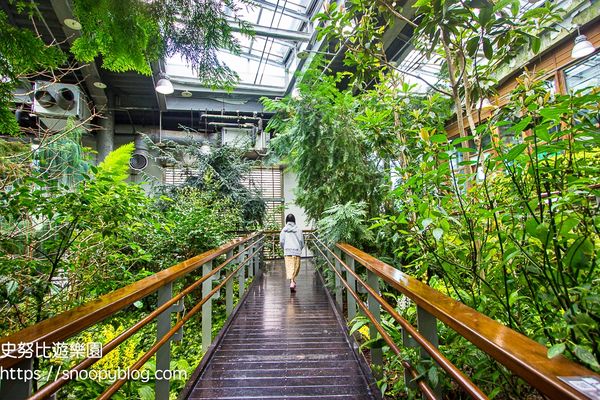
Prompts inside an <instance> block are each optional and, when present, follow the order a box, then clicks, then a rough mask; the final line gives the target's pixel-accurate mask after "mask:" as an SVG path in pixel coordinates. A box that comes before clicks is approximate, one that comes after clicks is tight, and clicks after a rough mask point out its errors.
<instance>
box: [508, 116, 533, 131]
mask: <svg viewBox="0 0 600 400" xmlns="http://www.w3.org/2000/svg"><path fill="white" fill-rule="evenodd" d="M529 123H531V117H525V118H523V119H522V120H520V121H519V122H517V123H516V124H514V125H513V126H511V127H510V129H509V131H510V132H514V133H521V132H523V130H524V129H525V128H527V126H528V125H529Z"/></svg>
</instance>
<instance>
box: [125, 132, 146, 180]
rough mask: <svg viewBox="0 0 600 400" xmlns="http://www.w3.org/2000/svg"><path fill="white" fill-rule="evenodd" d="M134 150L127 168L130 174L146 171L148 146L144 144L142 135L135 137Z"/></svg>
mask: <svg viewBox="0 0 600 400" xmlns="http://www.w3.org/2000/svg"><path fill="white" fill-rule="evenodd" d="M134 143H135V150H134V151H133V154H132V156H131V158H130V159H129V167H130V168H131V170H132V172H131V173H132V174H137V173H139V172H140V171H142V170H144V169H146V167H147V166H148V163H149V161H148V160H149V157H148V155H149V153H148V145H146V143H145V142H144V138H143V136H142V135H139V134H138V135H136V136H135V141H134Z"/></svg>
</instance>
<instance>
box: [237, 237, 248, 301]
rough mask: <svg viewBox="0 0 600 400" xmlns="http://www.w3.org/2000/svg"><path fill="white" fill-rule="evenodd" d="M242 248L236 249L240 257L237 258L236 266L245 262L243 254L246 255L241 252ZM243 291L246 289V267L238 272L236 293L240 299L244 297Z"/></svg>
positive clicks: (240, 246)
mask: <svg viewBox="0 0 600 400" xmlns="http://www.w3.org/2000/svg"><path fill="white" fill-rule="evenodd" d="M243 248H244V246H243V245H239V247H238V253H240V255H239V256H238V261H237V262H238V265H239V264H241V263H243V262H244V260H245V257H244V254H246V253H245V252H242V249H243ZM245 289H246V266H243V267H242V268H240V270H239V271H238V293H239V298H240V299H241V298H242V296H243V295H244V290H245Z"/></svg>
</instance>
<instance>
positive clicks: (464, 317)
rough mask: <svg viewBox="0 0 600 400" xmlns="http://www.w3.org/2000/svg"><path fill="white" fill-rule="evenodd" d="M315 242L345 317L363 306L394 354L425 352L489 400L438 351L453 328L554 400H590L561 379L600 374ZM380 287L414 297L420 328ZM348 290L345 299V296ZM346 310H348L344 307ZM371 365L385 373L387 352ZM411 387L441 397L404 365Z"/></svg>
mask: <svg viewBox="0 0 600 400" xmlns="http://www.w3.org/2000/svg"><path fill="white" fill-rule="evenodd" d="M310 238H311V240H310V242H311V243H313V245H314V247H315V250H316V251H315V254H316V255H317V256H320V257H322V258H323V259H324V260H325V263H326V265H327V266H329V267H330V268H331V269H332V270H333V272H334V274H335V287H334V289H333V293H332V296H333V297H334V299H335V302H336V303H337V305H338V308H339V310H340V311H343V310H344V309H346V310H347V318H348V320H352V319H353V318H354V317H355V316H356V314H357V306H358V308H360V309H361V310H362V312H363V314H364V315H365V316H366V317H367V318H368V319H369V320H370V336H371V337H375V336H376V335H377V334H379V335H381V337H382V339H383V340H384V341H385V342H386V343H387V345H388V346H389V347H390V350H391V351H392V352H393V353H394V354H396V355H401V354H402V351H401V347H404V348H407V347H418V348H420V358H421V359H422V360H424V359H433V360H434V361H435V362H436V363H437V365H438V366H439V367H441V368H442V369H443V370H444V371H445V372H446V373H447V374H448V375H449V376H450V377H451V378H452V379H453V380H454V382H456V384H457V385H458V386H460V387H461V388H462V389H463V390H464V391H465V392H466V393H467V394H469V396H470V397H472V398H474V399H487V396H486V395H485V393H483V392H482V391H481V389H479V388H478V387H477V386H476V385H475V384H474V383H473V382H472V381H471V380H470V379H469V378H468V377H467V376H466V375H465V374H464V373H463V372H462V371H460V370H459V369H458V368H457V367H456V366H455V365H453V364H452V363H451V362H450V361H449V360H448V359H447V358H446V357H445V356H444V355H443V354H442V353H441V352H440V351H439V350H438V349H437V347H438V336H437V323H438V321H440V322H442V323H444V324H446V325H447V326H448V327H449V328H451V329H453V330H454V331H456V332H457V333H458V334H460V335H461V336H463V337H464V338H466V339H467V340H469V341H470V342H471V343H472V344H474V345H475V346H477V347H478V348H479V349H480V350H482V351H483V352H485V353H487V354H488V355H489V356H491V357H492V358H493V359H494V360H496V361H497V362H499V363H500V364H502V365H504V366H505V367H506V368H508V369H509V370H510V371H512V373H514V374H515V375H517V376H519V377H520V378H522V379H523V380H525V381H526V382H527V383H528V384H530V385H531V386H532V387H534V388H536V389H537V390H539V391H540V392H541V393H542V394H544V395H545V396H547V397H548V398H550V399H561V400H562V399H580V400H583V399H588V397H587V396H586V395H585V394H583V393H581V392H579V391H577V390H575V389H574V388H573V387H571V386H569V385H567V384H566V383H565V382H564V381H563V380H561V379H560V377H563V378H564V377H571V378H573V377H592V378H598V379H600V376H598V374H596V373H594V372H593V371H590V370H588V369H586V368H585V367H583V366H581V365H579V364H577V363H575V362H572V361H570V360H568V359H566V358H565V357H563V356H557V357H554V358H548V357H547V356H546V347H545V346H543V345H542V344H540V343H537V342H535V341H533V340H531V339H529V338H527V337H526V336H524V335H522V334H520V333H518V332H516V331H513V330H512V329H510V328H508V327H506V326H504V325H502V324H501V323H499V322H497V321H494V320H492V319H491V318H489V317H487V316H485V315H483V314H481V313H479V312H477V311H475V310H473V309H472V308H470V307H468V306H466V305H464V304H463V303H460V302H458V301H456V300H454V299H452V298H451V297H449V296H446V295H444V294H443V293H440V292H438V291H437V290H435V289H433V288H431V287H429V286H427V285H426V284H424V283H423V282H421V281H419V280H417V279H415V278H413V277H411V276H409V275H406V274H404V273H403V272H401V271H399V270H398V269H396V268H394V267H392V266H390V265H388V264H385V263H384V262H382V261H380V260H378V259H376V258H375V257H373V256H371V255H369V254H367V253H365V252H363V251H361V250H359V249H357V248H355V247H353V246H351V245H348V244H343V243H339V244H336V245H335V247H334V248H333V249H330V248H329V247H328V246H326V245H325V244H324V243H323V242H322V241H321V240H319V238H318V237H316V236H315V235H314V234H310ZM357 264H358V265H361V266H364V267H365V268H366V272H367V280H366V282H365V281H364V280H363V279H362V278H361V277H360V275H359V274H357V272H356V267H357V266H358V265H357ZM380 281H383V282H385V283H387V284H388V285H389V286H390V287H391V288H392V289H395V290H396V291H398V292H400V293H402V294H403V295H405V296H406V297H408V298H409V299H410V300H411V301H412V302H413V303H414V304H415V305H416V309H417V327H414V326H413V325H412V324H411V323H410V322H408V321H407V320H406V319H404V318H403V317H402V316H400V315H399V314H398V313H397V312H396V310H395V309H394V307H392V306H391V305H390V304H389V303H388V302H387V301H386V300H385V299H383V297H382V296H381V294H380V289H379V287H380ZM357 288H359V289H360V288H364V289H363V290H364V291H366V293H367V302H366V304H365V302H363V301H362V300H361V298H360V295H359V294H358V290H357ZM343 289H345V290H346V296H345V297H346V298H345V299H344V296H343V292H342V290H343ZM344 306H345V307H344ZM382 310H383V311H384V312H386V313H388V314H389V315H390V316H391V317H392V318H393V319H394V320H395V321H396V322H397V323H398V324H400V326H401V327H402V339H403V340H402V341H403V343H402V344H398V343H395V342H394V341H393V339H392V338H391V337H390V335H389V334H388V333H387V332H386V331H385V329H384V328H383V326H382V324H381V312H382ZM371 361H372V363H373V364H375V365H378V366H379V367H381V366H382V365H383V355H382V350H381V348H379V349H371ZM401 363H402V365H403V367H404V369H405V370H404V371H405V382H406V383H407V385H408V386H409V387H413V388H416V387H418V389H419V390H421V392H422V393H423V395H424V397H426V398H428V399H439V398H440V397H441V389H440V387H436V388H431V387H430V386H429V385H428V384H427V382H425V380H424V379H421V378H419V379H417V378H418V377H419V375H418V374H417V373H416V371H415V368H414V367H413V366H412V365H411V364H410V362H409V361H407V360H403V361H402V362H401Z"/></svg>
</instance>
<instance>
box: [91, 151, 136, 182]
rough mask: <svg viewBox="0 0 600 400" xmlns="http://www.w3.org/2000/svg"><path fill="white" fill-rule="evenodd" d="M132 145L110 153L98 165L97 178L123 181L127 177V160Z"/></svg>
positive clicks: (129, 156)
mask: <svg viewBox="0 0 600 400" xmlns="http://www.w3.org/2000/svg"><path fill="white" fill-rule="evenodd" d="M134 146H135V145H134V143H128V144H126V145H124V146H121V147H119V148H118V149H116V150H114V151H112V152H110V154H108V155H107V156H106V158H105V159H104V161H102V162H101V163H100V165H98V172H97V173H96V176H97V177H102V178H105V179H110V180H113V181H115V182H118V181H124V180H125V179H127V177H128V176H129V160H130V159H131V155H132V154H133V150H134V148H135V147H134Z"/></svg>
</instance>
